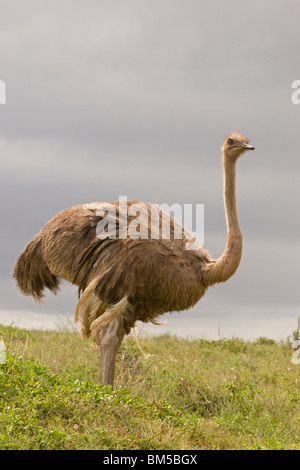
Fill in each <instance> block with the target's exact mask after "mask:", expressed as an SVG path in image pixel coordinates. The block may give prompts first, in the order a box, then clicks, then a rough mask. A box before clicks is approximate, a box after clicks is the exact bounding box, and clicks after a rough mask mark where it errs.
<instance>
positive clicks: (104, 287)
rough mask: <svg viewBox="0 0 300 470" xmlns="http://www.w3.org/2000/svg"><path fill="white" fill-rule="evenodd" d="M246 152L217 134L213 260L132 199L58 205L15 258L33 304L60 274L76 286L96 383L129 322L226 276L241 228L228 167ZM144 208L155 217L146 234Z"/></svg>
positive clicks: (192, 298)
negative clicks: (216, 251)
mask: <svg viewBox="0 0 300 470" xmlns="http://www.w3.org/2000/svg"><path fill="white" fill-rule="evenodd" d="M248 150H254V147H253V146H252V145H250V144H249V140H248V138H247V137H245V136H243V135H241V134H238V133H236V132H233V133H230V134H228V135H227V136H226V137H225V140H224V142H223V145H222V148H221V152H222V156H223V158H222V162H223V196H224V206H225V215H226V225H227V243H226V247H225V250H224V252H223V254H222V255H221V256H220V257H219V258H218V259H213V258H212V257H211V256H210V254H209V253H208V251H206V250H204V249H202V248H201V247H200V246H199V244H197V242H195V244H192V249H187V243H190V242H191V240H193V237H192V236H191V235H190V234H189V233H188V231H187V230H186V229H185V228H183V227H182V226H181V225H180V224H178V222H176V221H175V220H174V218H172V217H171V216H169V215H166V214H165V213H163V211H160V210H159V209H158V208H157V206H156V205H154V204H151V203H149V202H144V201H138V200H128V201H127V200H126V201H125V202H124V201H122V203H121V202H120V201H119V202H116V201H114V202H111V203H106V202H93V203H87V204H80V205H76V206H74V207H70V208H68V209H65V210H63V211H62V212H59V213H58V214H56V215H55V216H54V217H53V218H52V219H51V220H50V221H49V222H48V223H47V224H46V225H45V226H44V228H43V229H42V230H41V231H40V232H39V233H38V234H37V235H36V236H35V237H34V238H33V239H32V240H31V241H30V242H29V243H28V244H27V245H26V247H25V249H24V250H23V252H22V253H21V254H20V255H19V257H18V258H17V261H16V263H15V266H14V270H13V278H14V280H15V281H16V284H17V287H18V288H19V289H20V290H21V292H22V293H23V294H24V295H27V296H32V297H33V298H34V300H35V301H37V302H43V297H44V290H45V288H47V289H49V290H50V291H52V292H53V293H55V294H56V293H57V292H58V290H59V285H60V282H61V280H62V279H65V280H67V281H69V282H71V283H72V284H75V285H76V286H78V297H79V298H78V302H77V305H76V307H75V310H74V314H75V320H76V321H80V323H81V334H82V336H83V337H84V338H88V337H92V339H93V341H94V343H95V345H96V347H97V348H98V349H99V350H100V382H102V383H104V384H107V385H110V386H111V387H113V386H114V377H115V364H116V357H117V353H118V350H119V348H120V346H121V343H122V341H123V338H124V336H125V335H127V334H129V333H130V331H131V329H132V328H134V326H135V324H136V322H137V321H142V322H149V321H150V322H152V323H155V324H159V323H158V320H157V318H158V317H159V316H160V315H162V314H164V313H166V312H172V311H183V310H186V309H189V308H190V307H192V306H194V305H195V304H196V303H197V302H198V301H199V300H200V299H201V297H203V295H204V294H205V292H206V290H207V289H208V287H209V286H212V285H214V284H217V283H221V282H226V281H227V280H228V279H229V278H230V277H231V276H232V275H233V274H234V273H235V271H236V270H237V268H238V266H239V263H240V260H241V255H242V233H241V229H240V225H239V221H238V213H237V206H236V191H235V180H236V177H235V169H236V162H237V159H238V158H239V157H240V156H241V155H242V154H243V153H244V152H245V151H248ZM136 207H138V208H139V217H137V216H136V212H135V213H134V209H135V210H136ZM151 213H154V214H156V216H157V215H158V219H159V223H158V225H157V224H156V230H153V231H152V232H151V223H148V222H149V220H150V219H149V214H151ZM162 217H167V221H168V223H169V228H170V230H169V236H168V237H166V236H163V234H162ZM137 219H138V222H139V223H137ZM124 221H125V222H124ZM151 221H152V219H151ZM151 221H150V222H151ZM152 222H153V221H152ZM130 224H131V226H132V225H133V226H134V227H135V228H137V225H139V231H140V233H143V234H144V236H143V237H142V236H136V235H138V230H136V231H135V232H134V231H132V230H131V231H132V232H134V233H135V234H136V235H135V236H128V233H129V228H128V227H130ZM134 224H135V225H134ZM152 225H154V223H152ZM99 227H100V228H101V227H102V228H101V230H100V229H99ZM103 227H104V229H103ZM124 227H125V230H124ZM131 228H132V227H131ZM178 233H180V235H181V236H180V237H179V236H178ZM153 234H154V235H153ZM112 235H114V236H112ZM148 235H149V236H148ZM150 235H152V236H150Z"/></svg>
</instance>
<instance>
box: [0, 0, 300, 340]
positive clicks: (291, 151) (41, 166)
mask: <svg viewBox="0 0 300 470" xmlns="http://www.w3.org/2000/svg"><path fill="white" fill-rule="evenodd" d="M0 11H1V16H0V80H3V81H4V82H5V84H6V104H0V150H1V153H0V162H1V164H0V185H1V186H0V195H1V197H0V205H1V245H0V250H1V263H0V301H1V303H0V322H1V323H5V324H10V323H11V322H12V321H13V322H14V323H15V324H16V325H22V326H26V327H32V326H39V327H51V326H52V327H53V325H54V324H56V323H57V319H59V318H63V316H64V315H66V316H68V315H69V316H71V315H72V311H73V308H74V306H75V303H76V288H75V287H74V286H72V285H70V284H67V283H64V284H63V286H62V292H61V293H60V294H59V295H58V296H57V297H55V296H53V294H51V293H49V294H48V295H47V297H46V301H45V304H44V305H42V306H40V305H35V303H34V301H33V300H32V299H31V298H25V297H23V296H21V295H20V293H19V292H18V291H17V289H16V288H15V285H14V283H13V281H12V279H11V271H12V267H13V264H14V262H15V260H16V257H17V256H18V254H19V253H20V251H21V250H22V249H23V247H24V246H25V244H26V243H27V242H28V241H29V240H30V239H31V238H32V237H33V236H34V235H35V234H36V233H37V232H38V231H39V230H40V229H41V228H42V227H43V225H44V224H45V223H46V222H47V221H48V220H49V219H50V218H51V217H52V216H53V215H54V214H56V213H57V212H59V211H61V210H62V209H65V208H67V207H70V206H73V205H76V204H80V203H85V202H93V201H112V200H117V199H118V198H119V196H120V195H126V196H127V197H128V199H140V200H146V201H150V202H154V203H159V204H161V203H167V204H172V203H175V202H176V203H180V204H188V203H190V204H196V203H199V204H204V206H205V242H204V247H205V248H206V249H207V250H208V251H209V252H210V253H211V255H212V256H213V257H218V256H220V255H221V253H222V251H223V249H224V247H225V243H226V222H225V215H224V206H223V194H222V167H221V154H220V147H221V145H222V141H223V138H224V136H225V135H226V134H227V133H229V132H231V131H237V132H240V133H243V134H245V135H247V136H248V137H249V139H250V140H251V143H252V144H253V145H255V147H256V150H255V152H251V153H247V154H245V155H244V156H243V157H242V158H241V159H240V161H239V162H238V168H237V199H238V210H239V218H240V224H241V228H242V231H243V236H244V251H243V258H242V262H241V265H240V267H239V269H238V271H237V272H236V274H235V276H234V277H233V278H231V279H230V280H229V281H228V282H227V283H226V284H224V285H219V286H216V287H214V288H211V289H210V290H209V291H208V292H207V294H206V296H205V298H204V299H202V300H201V301H200V302H199V304H198V305H197V306H196V307H194V308H193V309H192V310H189V311H188V312H181V313H180V314H177V313H174V314H172V315H170V314H167V315H165V319H166V320H167V321H168V324H167V325H166V326H164V327H155V328H152V327H151V328H150V327H148V326H146V327H145V328H144V330H143V331H144V332H148V331H149V332H151V333H152V332H156V333H164V332H166V331H170V332H171V333H174V334H178V335H190V336H198V337H200V336H203V335H206V336H208V337H218V335H221V336H227V337H231V336H232V335H237V336H242V337H245V338H254V337H257V336H262V335H263V336H267V337H273V338H276V339H277V338H285V337H286V336H288V335H289V334H291V332H292V331H293V330H294V329H296V327H297V317H298V316H300V305H299V300H300V289H299V261H300V259H299V258H300V256H299V255H300V246H299V233H300V223H299V169H300V165H299V124H300V104H299V105H295V104H293V103H292V100H291V96H292V93H293V89H292V82H293V81H294V80H300V62H299V39H300V38H299V34H300V33H299V15H300V5H299V1H298V0H289V1H288V2H286V1H284V0H276V1H274V0H266V1H264V2H261V1H258V0H252V1H251V2H250V1H247V2H246V1H237V0H227V1H222V2H221V1H219V2H212V1H208V0H201V1H199V0H184V1H183V0H151V1H150V0H86V1H83V0H81V1H79V0H52V1H51V2H49V1H45V0H26V2H24V1H22V0H19V1H17V0H0Z"/></svg>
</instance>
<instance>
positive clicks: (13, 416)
mask: <svg viewBox="0 0 300 470" xmlns="http://www.w3.org/2000/svg"><path fill="white" fill-rule="evenodd" d="M0 339H2V340H3V341H4V342H5V345H6V348H7V353H6V361H5V364H1V365H0V449H103V450H104V449H109V450H118V449H126V450H129V449H131V450H133V449H135V450H136V449H148V450H154V449H155V450H156V449H164V450H170V449H176V450H179V449H184V450H196V449H300V392H299V385H300V364H293V363H292V361H291V356H292V353H293V351H294V350H293V349H291V346H290V343H289V341H287V342H285V343H284V342H281V343H277V342H275V341H273V340H270V339H267V338H259V339H258V340H257V341H255V342H248V341H243V340H241V339H238V338H232V339H220V340H218V341H207V340H188V339H179V338H177V337H173V336H168V335H165V336H161V337H152V338H144V339H142V340H141V343H142V347H143V348H144V350H145V352H147V353H151V354H152V355H153V356H152V357H150V358H148V359H145V358H144V357H143V356H142V355H141V353H140V351H139V349H138V348H137V347H136V345H135V342H134V340H133V338H132V337H127V338H126V339H125V341H124V342H123V345H122V347H121V351H120V353H119V355H118V362H117V367H116V383H115V389H114V391H112V390H111V389H110V387H107V386H105V385H102V384H100V385H99V384H98V383H97V380H98V352H97V351H96V350H94V349H93V348H92V346H91V343H90V342H89V341H84V340H82V339H81V338H80V337H79V335H78V333H77V332H70V331H60V332H54V331H35V330H30V331H26V330H23V329H19V328H14V327H12V326H10V327H4V326H3V327H2V326H0Z"/></svg>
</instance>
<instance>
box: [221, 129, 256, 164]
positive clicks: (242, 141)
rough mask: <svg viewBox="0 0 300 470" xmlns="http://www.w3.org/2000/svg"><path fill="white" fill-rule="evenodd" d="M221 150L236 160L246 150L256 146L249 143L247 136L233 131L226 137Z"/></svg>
mask: <svg viewBox="0 0 300 470" xmlns="http://www.w3.org/2000/svg"><path fill="white" fill-rule="evenodd" d="M221 150H222V152H223V155H224V156H226V157H227V158H228V159H231V160H236V159H237V158H238V157H239V156H240V155H241V154H242V153H243V152H245V150H254V147H253V146H252V145H249V140H248V139H247V137H244V136H243V135H241V134H237V133H236V132H232V133H231V134H228V135H227V136H226V137H225V140H224V143H223V146H222V149H221Z"/></svg>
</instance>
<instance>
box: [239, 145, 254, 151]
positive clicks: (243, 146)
mask: <svg viewBox="0 0 300 470" xmlns="http://www.w3.org/2000/svg"><path fill="white" fill-rule="evenodd" d="M241 147H242V148H243V149H245V150H254V149H255V147H253V145H249V144H242V145H241Z"/></svg>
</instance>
